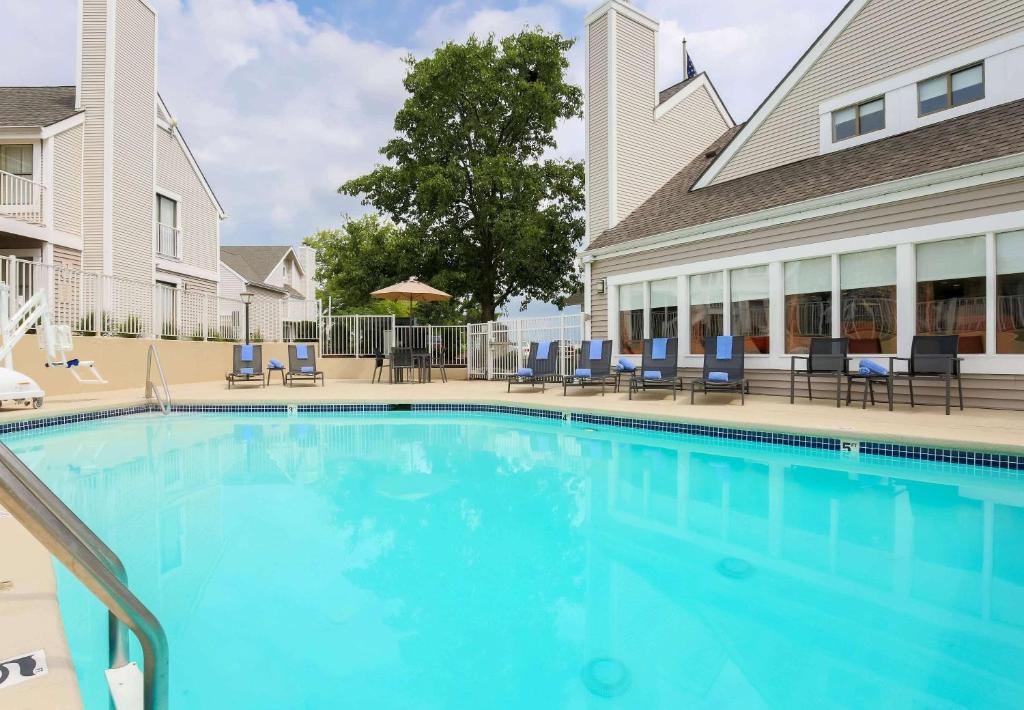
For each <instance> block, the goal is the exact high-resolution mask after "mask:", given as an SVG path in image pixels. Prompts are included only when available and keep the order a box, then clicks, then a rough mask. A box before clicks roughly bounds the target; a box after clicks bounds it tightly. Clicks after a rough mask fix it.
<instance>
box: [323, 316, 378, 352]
mask: <svg viewBox="0 0 1024 710" xmlns="http://www.w3.org/2000/svg"><path fill="white" fill-rule="evenodd" d="M394 337H395V317H394V316H362V315H353V316H323V317H322V319H321V331H320V352H322V353H323V354H324V355H340V356H344V357H369V356H373V355H378V354H380V355H385V354H387V353H389V352H391V346H392V345H393V344H394V342H395V340H394Z"/></svg>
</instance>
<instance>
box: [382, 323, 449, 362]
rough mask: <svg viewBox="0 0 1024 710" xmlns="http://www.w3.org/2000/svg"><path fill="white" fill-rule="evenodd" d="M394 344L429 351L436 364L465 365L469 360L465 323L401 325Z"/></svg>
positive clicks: (396, 329) (397, 328)
mask: <svg viewBox="0 0 1024 710" xmlns="http://www.w3.org/2000/svg"><path fill="white" fill-rule="evenodd" d="M394 345H395V346H396V347H406V348H412V349H414V350H421V351H427V352H429V353H430V360H431V362H432V363H433V364H434V365H445V366H448V367H464V366H465V365H466V362H467V357H466V326H464V325H399V326H396V327H395V340H394Z"/></svg>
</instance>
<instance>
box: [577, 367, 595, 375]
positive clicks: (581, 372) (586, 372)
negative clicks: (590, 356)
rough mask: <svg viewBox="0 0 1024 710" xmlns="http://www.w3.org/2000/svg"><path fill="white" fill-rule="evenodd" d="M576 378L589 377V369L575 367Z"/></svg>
mask: <svg viewBox="0 0 1024 710" xmlns="http://www.w3.org/2000/svg"><path fill="white" fill-rule="evenodd" d="M576 376H577V377H591V376H592V373H591V371H590V368H589V367H577V368H576Z"/></svg>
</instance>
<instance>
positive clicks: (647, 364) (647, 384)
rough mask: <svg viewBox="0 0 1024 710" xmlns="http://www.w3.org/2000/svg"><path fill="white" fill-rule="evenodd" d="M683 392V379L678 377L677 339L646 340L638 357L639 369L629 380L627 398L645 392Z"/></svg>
mask: <svg viewBox="0 0 1024 710" xmlns="http://www.w3.org/2000/svg"><path fill="white" fill-rule="evenodd" d="M659 389H662V390H665V389H670V390H672V399H675V398H676V392H677V391H678V392H682V391H683V378H682V377H680V376H679V338H647V339H646V340H644V349H643V353H642V354H641V356H640V369H639V370H636V371H635V372H634V373H633V375H632V376H631V377H630V378H629V398H630V399H633V393H634V392H636V393H637V394H640V392H641V391H647V390H659Z"/></svg>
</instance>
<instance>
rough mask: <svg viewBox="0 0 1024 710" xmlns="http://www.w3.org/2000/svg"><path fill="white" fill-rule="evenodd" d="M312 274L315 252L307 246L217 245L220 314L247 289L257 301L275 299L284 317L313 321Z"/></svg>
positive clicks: (314, 282)
mask: <svg viewBox="0 0 1024 710" xmlns="http://www.w3.org/2000/svg"><path fill="white" fill-rule="evenodd" d="M315 275H316V252H315V251H313V250H312V249H310V248H309V247H307V246H300V247H298V248H293V247H290V246H228V247H221V248H220V287H219V292H220V297H221V303H222V306H223V307H222V309H221V310H222V312H221V317H222V318H223V317H224V316H225V315H226V314H227V313H228V312H230V311H231V310H232V309H234V306H232V305H231V304H235V303H237V302H238V301H239V297H240V294H241V293H242V292H243V291H248V292H250V293H252V294H254V296H255V299H258V300H260V301H266V302H277V303H279V308H280V310H281V313H282V320H284V321H315V320H316V319H317V317H318V315H319V308H318V306H317V300H316V281H315V280H314V277H315ZM235 310H237V309H235Z"/></svg>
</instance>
